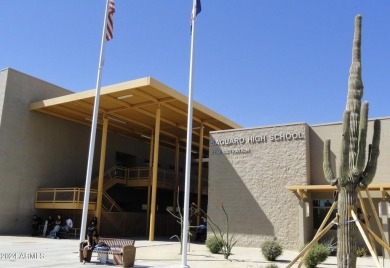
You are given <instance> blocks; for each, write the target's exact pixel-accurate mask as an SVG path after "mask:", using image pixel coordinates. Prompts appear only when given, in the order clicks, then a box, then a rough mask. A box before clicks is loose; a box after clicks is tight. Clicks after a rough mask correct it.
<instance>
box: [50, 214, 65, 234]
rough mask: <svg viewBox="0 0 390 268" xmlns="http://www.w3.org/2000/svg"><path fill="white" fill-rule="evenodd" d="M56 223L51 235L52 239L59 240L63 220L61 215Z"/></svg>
mask: <svg viewBox="0 0 390 268" xmlns="http://www.w3.org/2000/svg"><path fill="white" fill-rule="evenodd" d="M54 223H55V225H54V228H53V230H52V231H51V232H50V234H49V237H50V238H57V233H58V232H59V231H60V230H61V226H62V219H61V215H60V214H58V215H57V219H56V221H55V222H54Z"/></svg>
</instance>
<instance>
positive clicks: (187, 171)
mask: <svg viewBox="0 0 390 268" xmlns="http://www.w3.org/2000/svg"><path fill="white" fill-rule="evenodd" d="M197 1H199V0H193V8H192V17H191V19H192V21H191V53H190V75H189V83H188V113H187V114H188V117H187V145H186V167H185V187H184V216H183V217H184V219H183V220H184V223H183V230H182V232H183V240H182V267H183V268H184V267H190V266H188V265H187V242H188V229H189V209H190V204H189V203H190V202H189V200H190V180H191V151H192V148H191V145H192V112H193V109H192V102H193V101H192V98H193V97H192V96H193V92H192V88H193V84H194V81H193V73H194V68H193V67H194V43H195V42H194V41H195V22H196V15H197V10H196V8H197V7H196V4H197Z"/></svg>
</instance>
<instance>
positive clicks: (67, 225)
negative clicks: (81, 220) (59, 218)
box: [64, 218, 73, 234]
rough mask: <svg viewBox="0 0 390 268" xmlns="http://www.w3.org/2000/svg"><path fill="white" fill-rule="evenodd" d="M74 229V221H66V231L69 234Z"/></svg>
mask: <svg viewBox="0 0 390 268" xmlns="http://www.w3.org/2000/svg"><path fill="white" fill-rule="evenodd" d="M72 228H73V221H72V219H70V218H69V219H67V220H66V224H65V226H64V230H65V232H66V233H67V234H68V233H69V232H70V231H71V230H72Z"/></svg>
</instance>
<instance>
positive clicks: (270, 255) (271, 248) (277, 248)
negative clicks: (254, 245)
mask: <svg viewBox="0 0 390 268" xmlns="http://www.w3.org/2000/svg"><path fill="white" fill-rule="evenodd" d="M261 253H262V254H263V256H264V258H265V259H266V260H267V261H274V260H276V258H277V257H279V256H280V255H282V253H283V248H282V246H281V245H280V244H279V243H278V242H277V241H275V240H270V241H265V242H264V243H263V244H262V245H261Z"/></svg>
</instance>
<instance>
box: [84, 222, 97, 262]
mask: <svg viewBox="0 0 390 268" xmlns="http://www.w3.org/2000/svg"><path fill="white" fill-rule="evenodd" d="M98 243H99V235H98V233H97V231H96V229H93V228H91V229H90V231H89V232H88V233H87V245H85V246H84V248H83V264H85V262H86V261H88V262H89V261H90V260H89V259H88V258H87V256H88V251H91V250H93V249H94V248H95V246H96V245H97V244H98Z"/></svg>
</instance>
